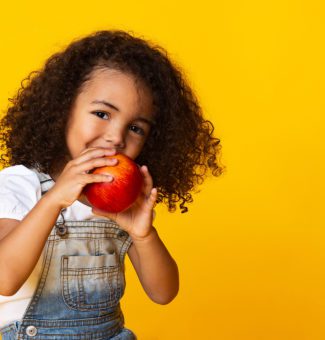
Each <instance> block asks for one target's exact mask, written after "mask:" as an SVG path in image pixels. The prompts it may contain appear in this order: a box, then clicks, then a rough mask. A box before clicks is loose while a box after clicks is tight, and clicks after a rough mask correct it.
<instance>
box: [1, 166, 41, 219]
mask: <svg viewBox="0 0 325 340" xmlns="http://www.w3.org/2000/svg"><path fill="white" fill-rule="evenodd" d="M40 197H41V185H40V181H39V178H38V175H37V173H36V172H35V171H33V170H32V169H29V168H27V167H25V166H23V165H15V166H11V167H8V168H5V169H3V170H1V171H0V218H15V219H22V217H23V216H24V215H26V213H27V212H28V211H29V210H30V209H31V208H32V207H33V206H34V205H35V204H36V202H37V201H38V200H39V199H40Z"/></svg>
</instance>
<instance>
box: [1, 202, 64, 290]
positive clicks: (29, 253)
mask: <svg viewBox="0 0 325 340" xmlns="http://www.w3.org/2000/svg"><path fill="white" fill-rule="evenodd" d="M59 213H60V207H59V206H58V205H57V204H56V205H55V202H52V201H51V199H49V198H48V197H46V195H44V197H43V198H41V199H40V201H39V202H38V203H37V204H36V205H35V207H34V208H33V209H32V210H31V211H30V213H29V214H28V215H26V217H25V218H24V219H23V220H22V221H21V222H20V221H18V220H13V219H0V229H1V230H2V236H3V237H2V238H1V240H0V273H1V275H0V295H8V296H9V295H13V294H15V293H16V292H17V291H18V289H19V288H20V287H21V286H22V285H23V283H24V282H25V281H26V280H27V278H28V276H29V275H30V273H31V272H32V271H33V269H34V267H35V265H36V263H37V261H38V259H39V257H40V255H41V253H42V250H43V247H44V245H45V242H46V240H47V237H48V235H49V233H50V232H51V229H52V227H53V225H54V224H55V222H56V219H57V217H58V215H59Z"/></svg>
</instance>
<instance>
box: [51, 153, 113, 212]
mask: <svg viewBox="0 0 325 340" xmlns="http://www.w3.org/2000/svg"><path fill="white" fill-rule="evenodd" d="M115 153H116V151H115V150H108V149H104V148H89V149H86V150H84V151H83V152H82V153H81V154H80V155H79V156H78V157H76V158H75V159H73V160H71V161H69V162H68V163H67V164H66V166H65V167H64V169H63V171H62V172H61V174H60V175H59V177H58V178H57V179H56V182H55V185H54V186H53V187H52V188H51V189H50V190H49V191H48V192H47V193H46V195H47V196H48V197H52V199H53V200H55V202H56V203H58V204H59V205H60V207H61V208H66V207H68V206H70V205H71V204H72V203H73V202H74V201H76V200H77V199H78V198H79V197H80V195H81V193H82V190H83V188H84V187H85V186H86V185H87V184H89V183H97V182H111V181H112V180H113V177H112V176H110V175H105V174H96V175H95V174H92V173H89V171H91V170H92V169H94V168H97V167H102V166H114V165H116V164H117V162H118V160H117V159H115V158H105V156H114V155H115Z"/></svg>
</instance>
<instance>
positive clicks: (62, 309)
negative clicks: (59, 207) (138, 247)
mask: <svg viewBox="0 0 325 340" xmlns="http://www.w3.org/2000/svg"><path fill="white" fill-rule="evenodd" d="M37 175H38V176H39V178H40V182H41V188H42V194H44V193H45V192H46V191H47V190H48V189H49V187H50V186H51V184H52V180H49V179H48V177H45V176H44V175H43V174H39V173H37ZM63 212H64V211H63ZM61 217H62V220H61V219H58V220H57V223H56V224H55V226H54V228H53V229H52V231H51V233H50V235H49V237H48V240H47V242H46V244H45V248H44V253H43V254H44V260H43V264H42V271H41V275H40V279H39V282H38V286H37V289H36V291H35V293H34V296H33V297H32V300H31V302H30V304H29V306H28V308H27V310H26V312H25V314H24V316H23V319H22V320H18V321H16V322H13V323H11V324H9V325H8V326H6V327H4V328H2V329H0V338H1V335H2V340H13V339H16V340H18V339H19V340H27V339H28V340H34V339H35V340H43V339H44V340H60V339H74V340H107V339H114V340H134V339H136V337H135V335H134V334H133V333H132V332H131V331H130V330H128V329H126V328H124V327H123V325H124V317H123V314H122V311H121V309H120V303H119V301H120V299H121V297H122V295H123V293H124V288H125V279H124V257H125V254H126V252H127V250H128V248H129V246H130V245H131V238H130V237H129V235H128V234H127V233H126V232H125V231H123V230H121V229H119V228H118V226H117V224H116V223H115V222H113V221H111V220H97V221H65V220H64V217H63V214H62V213H61Z"/></svg>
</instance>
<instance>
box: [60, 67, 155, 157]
mask: <svg viewBox="0 0 325 340" xmlns="http://www.w3.org/2000/svg"><path fill="white" fill-rule="evenodd" d="M153 123H154V118H153V103H152V96H151V93H150V91H149V89H148V88H147V87H146V86H144V85H143V84H141V83H140V82H137V81H136V79H135V78H134V77H133V76H132V75H130V74H128V73H123V72H122V71H119V70H115V69H108V68H101V69H95V70H94V71H93V72H92V74H91V77H90V79H89V81H87V82H85V83H84V84H83V87H82V90H81V92H80V93H79V95H78V96H77V98H76V100H75V102H74V105H73V107H72V109H71V112H70V117H69V121H68V124H67V130H66V142H67V146H68V149H69V152H70V156H71V158H72V159H73V158H76V157H77V156H78V155H80V153H81V152H82V151H83V150H85V149H87V148H91V147H100V148H106V149H115V150H116V151H117V152H119V153H123V154H125V155H127V156H129V157H130V158H132V159H135V158H136V157H137V156H138V155H139V154H140V152H141V150H142V148H143V146H144V143H145V141H146V139H147V137H148V135H149V132H150V129H151V126H152V125H153Z"/></svg>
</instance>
